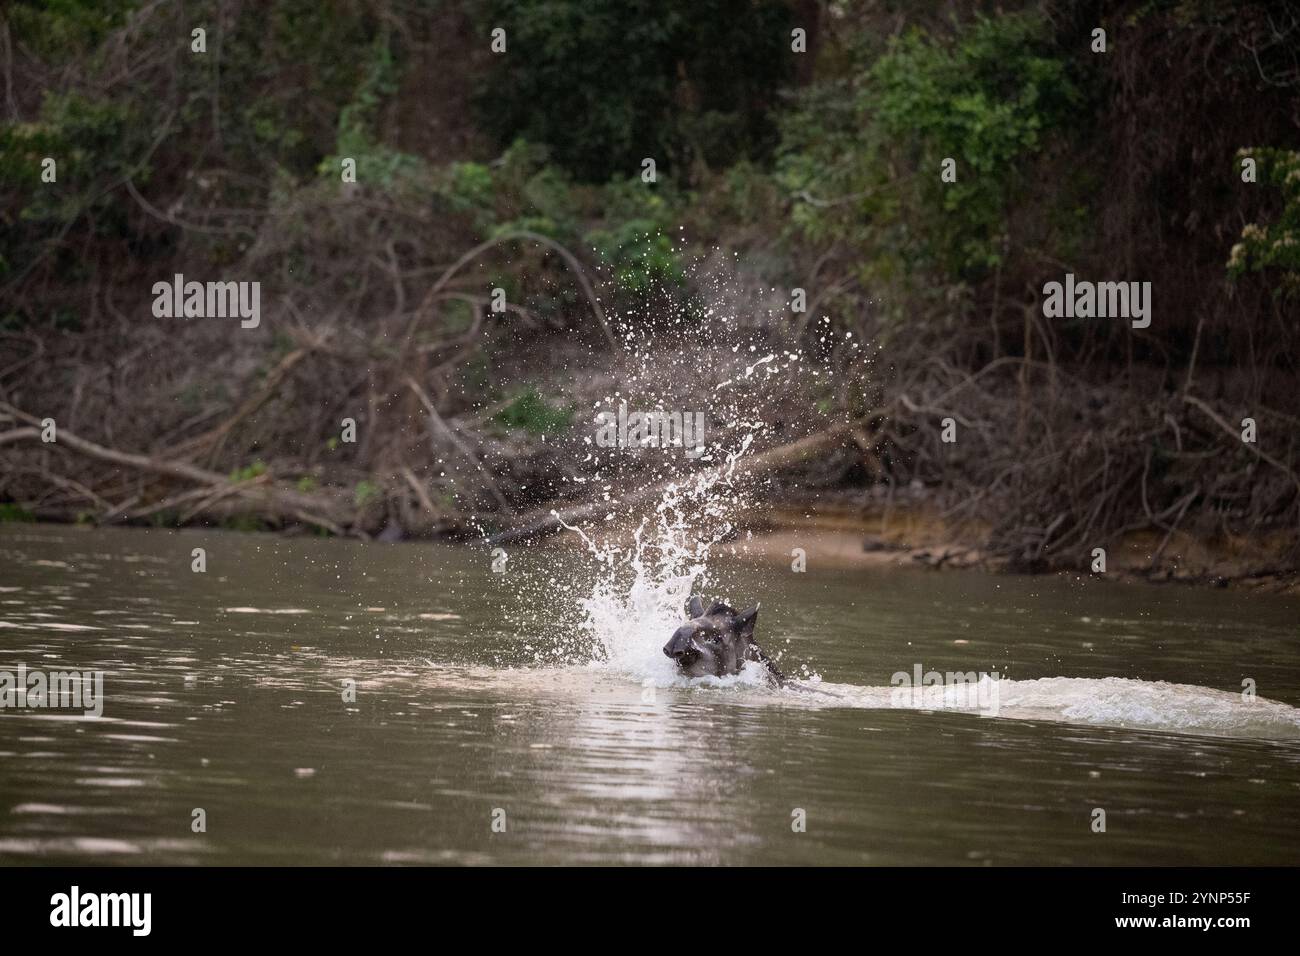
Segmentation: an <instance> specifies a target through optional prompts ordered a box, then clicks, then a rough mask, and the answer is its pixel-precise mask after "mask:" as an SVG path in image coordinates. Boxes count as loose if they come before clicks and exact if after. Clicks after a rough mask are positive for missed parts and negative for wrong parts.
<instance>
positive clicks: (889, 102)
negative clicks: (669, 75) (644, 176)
mask: <svg viewBox="0 0 1300 956" xmlns="http://www.w3.org/2000/svg"><path fill="white" fill-rule="evenodd" d="M1048 36H1049V35H1048V33H1047V30H1046V27H1045V23H1044V21H1042V20H1041V19H1038V18H1037V17H1034V16H1030V15H1025V14H1017V15H1010V16H997V17H991V18H985V17H980V18H977V19H976V20H975V21H973V22H972V23H971V24H969V26H968V27H966V28H965V29H963V30H962V31H961V32H960V33H959V34H958V36H957V37H956V38H955V39H954V40H950V41H949V40H939V39H936V38H934V37H932V36H929V35H927V34H926V33H924V32H923V31H921V30H918V29H914V30H912V31H910V32H908V33H906V34H904V35H903V36H901V37H899V38H896V39H894V40H893V41H891V42H890V44H889V46H888V48H887V50H886V51H885V52H884V53H883V55H881V56H879V58H878V59H876V60H875V61H874V63H869V62H868V60H869V57H870V56H871V55H872V52H873V51H872V48H871V47H870V46H869V44H868V42H867V41H864V42H863V43H861V44H859V46H858V47H857V48H856V50H855V51H854V55H855V59H856V62H857V65H858V68H859V70H860V72H859V73H858V74H857V75H856V76H851V77H850V78H848V79H843V80H837V81H835V82H833V83H829V84H823V85H821V86H818V87H815V88H814V89H812V90H811V91H809V92H808V93H807V94H806V95H805V96H804V98H803V101H802V104H801V108H800V109H798V110H796V111H795V112H794V113H793V114H792V115H791V116H790V117H789V118H788V120H787V122H786V124H785V128H784V140H783V156H782V160H781V163H780V176H781V180H782V182H783V183H784V184H785V186H786V187H787V188H788V189H789V190H790V191H791V193H792V194H793V195H794V196H795V197H796V198H797V199H798V200H799V202H798V203H797V204H796V206H795V209H794V222H795V224H796V226H797V227H798V228H799V229H800V230H802V231H803V232H804V233H805V234H806V235H808V236H809V237H811V238H814V239H817V240H831V241H835V240H839V241H847V242H848V243H850V244H851V245H852V246H853V247H854V248H856V249H858V250H860V251H861V252H862V253H863V254H864V255H863V262H862V270H863V273H864V275H865V276H876V277H881V276H884V277H890V276H896V275H899V274H904V275H910V274H914V273H917V272H919V271H923V272H928V273H932V274H935V273H937V274H939V275H941V276H945V277H949V278H954V279H963V278H978V277H979V276H980V275H982V274H984V273H985V272H987V271H988V270H989V269H991V268H993V267H994V266H996V265H997V264H998V263H999V262H1000V261H1001V256H1002V251H1001V238H1000V237H1001V233H1002V230H1003V224H1004V222H1005V220H1006V215H1007V209H1008V205H1009V203H1010V201H1011V200H1012V198H1013V197H1014V196H1016V194H1017V192H1018V190H1019V189H1020V188H1021V187H1022V185H1023V184H1024V183H1025V181H1026V178H1025V176H1024V172H1025V166H1026V163H1027V162H1028V160H1029V159H1030V158H1031V157H1032V156H1034V155H1035V154H1037V153H1039V152H1041V151H1042V150H1043V149H1044V148H1045V146H1046V144H1047V142H1048V140H1049V138H1050V137H1051V136H1052V135H1053V134H1054V133H1055V132H1057V131H1058V130H1061V129H1062V128H1063V127H1064V126H1065V124H1066V122H1067V120H1068V119H1069V117H1070V109H1071V106H1072V105H1073V104H1074V103H1075V102H1076V101H1077V100H1078V95H1077V93H1076V91H1075V87H1074V84H1073V82H1072V81H1071V79H1070V77H1069V73H1068V70H1067V67H1066V63H1065V61H1064V60H1063V59H1060V58H1058V57H1057V56H1055V55H1054V54H1053V53H1052V52H1051V49H1050V44H1049V39H1048ZM946 158H952V159H954V160H956V182H951V183H945V182H942V181H941V178H940V173H941V168H942V163H943V160H944V159H946Z"/></svg>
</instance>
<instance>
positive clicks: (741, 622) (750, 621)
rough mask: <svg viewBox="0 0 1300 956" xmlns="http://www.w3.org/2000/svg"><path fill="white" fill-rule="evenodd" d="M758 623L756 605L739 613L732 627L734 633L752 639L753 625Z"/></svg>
mask: <svg viewBox="0 0 1300 956" xmlns="http://www.w3.org/2000/svg"><path fill="white" fill-rule="evenodd" d="M757 623H758V605H757V604H755V605H754V606H753V607H751V608H750V609H749V610H748V611H741V612H740V613H739V614H737V615H736V623H735V624H734V625H732V626H733V627H735V629H736V633H737V634H739V635H740V636H741V637H748V638H751V639H752V638H753V636H754V625H755V624H757Z"/></svg>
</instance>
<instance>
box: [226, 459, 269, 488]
mask: <svg viewBox="0 0 1300 956" xmlns="http://www.w3.org/2000/svg"><path fill="white" fill-rule="evenodd" d="M264 474H266V462H264V461H261V460H260V459H259V460H258V461H255V462H253V463H252V464H251V465H248V466H246V467H244V468H236V469H235V470H234V471H232V472H231V473H230V480H231V481H233V482H241V481H252V480H253V479H254V478H259V477H261V476H262V475H264Z"/></svg>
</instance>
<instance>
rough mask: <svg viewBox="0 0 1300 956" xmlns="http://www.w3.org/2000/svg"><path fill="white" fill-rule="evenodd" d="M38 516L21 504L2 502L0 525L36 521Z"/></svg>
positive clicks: (0, 504)
mask: <svg viewBox="0 0 1300 956" xmlns="http://www.w3.org/2000/svg"><path fill="white" fill-rule="evenodd" d="M35 520H36V516H35V515H33V514H32V513H31V512H30V511H28V510H27V509H26V508H24V507H23V506H22V505H20V504H16V503H15V502H12V501H6V502H0V524H9V523H19V522H27V521H35Z"/></svg>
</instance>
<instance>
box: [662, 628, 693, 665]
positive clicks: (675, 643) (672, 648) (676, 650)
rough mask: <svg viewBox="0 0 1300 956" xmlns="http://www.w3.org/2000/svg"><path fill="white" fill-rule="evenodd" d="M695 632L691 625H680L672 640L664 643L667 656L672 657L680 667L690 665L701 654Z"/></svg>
mask: <svg viewBox="0 0 1300 956" xmlns="http://www.w3.org/2000/svg"><path fill="white" fill-rule="evenodd" d="M694 633H695V632H694V630H693V629H692V628H690V627H679V628H678V629H677V632H676V633H675V634H673V636H672V640H670V641H669V642H668V643H667V644H665V645H664V654H665V656H667V657H671V658H672V659H673V660H674V661H676V662H677V665H678V666H679V667H690V666H691V664H693V663H695V661H696V660H697V659H698V658H699V656H700V649H699V647H697V646H696V644H695V636H694Z"/></svg>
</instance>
